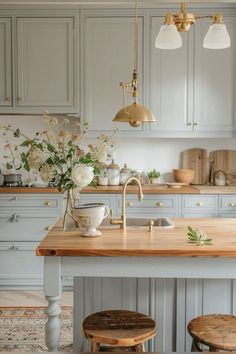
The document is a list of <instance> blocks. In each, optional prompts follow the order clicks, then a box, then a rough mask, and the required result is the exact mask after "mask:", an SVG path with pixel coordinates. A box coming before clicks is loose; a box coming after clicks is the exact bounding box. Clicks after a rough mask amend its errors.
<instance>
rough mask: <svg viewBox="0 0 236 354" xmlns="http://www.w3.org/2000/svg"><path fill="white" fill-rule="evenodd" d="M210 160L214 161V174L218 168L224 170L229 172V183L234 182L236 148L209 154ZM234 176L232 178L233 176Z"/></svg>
mask: <svg viewBox="0 0 236 354" xmlns="http://www.w3.org/2000/svg"><path fill="white" fill-rule="evenodd" d="M209 160H210V161H214V163H213V166H212V175H213V176H214V174H215V172H216V171H218V170H223V171H224V172H225V173H226V174H227V178H228V181H229V184H233V183H234V178H233V176H235V174H236V151H235V150H216V151H212V152H210V154H209ZM231 177H232V178H231Z"/></svg>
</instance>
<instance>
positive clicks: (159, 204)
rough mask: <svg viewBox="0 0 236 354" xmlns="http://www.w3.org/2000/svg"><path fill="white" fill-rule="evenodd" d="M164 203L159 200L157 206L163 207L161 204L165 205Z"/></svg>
mask: <svg viewBox="0 0 236 354" xmlns="http://www.w3.org/2000/svg"><path fill="white" fill-rule="evenodd" d="M163 205H164V204H163V203H162V202H157V203H156V206H157V207H161V206H163Z"/></svg>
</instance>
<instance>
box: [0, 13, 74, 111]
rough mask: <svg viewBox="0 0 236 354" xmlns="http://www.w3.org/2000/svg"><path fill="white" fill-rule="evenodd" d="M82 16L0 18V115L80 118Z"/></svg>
mask: <svg viewBox="0 0 236 354" xmlns="http://www.w3.org/2000/svg"><path fill="white" fill-rule="evenodd" d="M76 31H77V17H76V16H74V15H69V16H58V17H55V16H47V17H43V16H42V17H32V16H28V15H27V16H24V17H23V16H19V17H18V16H17V14H16V15H15V16H12V17H11V18H0V78H1V80H0V106H1V113H42V112H43V111H44V110H48V111H49V112H50V113H78V100H77V96H78V90H77V87H78V86H79V85H78V75H77V65H78V64H77V63H78V59H79V58H78V55H77V54H78V53H77V39H78V36H77V34H76Z"/></svg>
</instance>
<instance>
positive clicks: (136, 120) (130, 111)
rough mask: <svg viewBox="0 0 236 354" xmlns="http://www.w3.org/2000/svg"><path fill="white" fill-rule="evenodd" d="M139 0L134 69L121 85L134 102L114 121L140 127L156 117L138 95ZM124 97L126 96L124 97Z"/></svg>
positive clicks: (136, 19) (135, 31) (135, 29)
mask: <svg viewBox="0 0 236 354" xmlns="http://www.w3.org/2000/svg"><path fill="white" fill-rule="evenodd" d="M137 7H138V0H135V27H134V71H133V79H132V81H131V82H128V83H127V82H121V83H120V86H121V87H122V88H123V94H125V91H128V92H131V93H132V96H133V103H132V104H131V105H130V106H127V107H125V104H123V105H124V107H123V108H122V109H121V110H120V111H119V112H118V113H117V114H116V116H115V118H114V119H113V122H121V123H125V122H126V123H129V124H130V125H131V126H132V127H138V126H139V125H141V124H142V123H146V122H155V121H156V119H155V117H154V115H153V114H152V112H150V111H149V109H148V108H146V107H144V106H142V105H141V104H139V103H137V96H138V79H137V77H138V74H137V57H138V54H137V43H138V14H137ZM123 99H124V97H123Z"/></svg>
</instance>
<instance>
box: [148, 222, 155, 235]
mask: <svg viewBox="0 0 236 354" xmlns="http://www.w3.org/2000/svg"><path fill="white" fill-rule="evenodd" d="M153 226H154V221H153V220H150V221H149V226H148V231H149V232H151V233H152V232H153Z"/></svg>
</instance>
